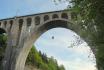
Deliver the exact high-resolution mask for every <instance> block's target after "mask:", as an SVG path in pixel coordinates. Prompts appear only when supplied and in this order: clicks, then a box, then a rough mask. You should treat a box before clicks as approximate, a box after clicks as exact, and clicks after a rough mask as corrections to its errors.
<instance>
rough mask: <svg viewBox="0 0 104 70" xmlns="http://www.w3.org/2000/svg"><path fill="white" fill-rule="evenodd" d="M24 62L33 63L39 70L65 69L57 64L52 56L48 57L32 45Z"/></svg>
mask: <svg viewBox="0 0 104 70" xmlns="http://www.w3.org/2000/svg"><path fill="white" fill-rule="evenodd" d="M26 64H29V65H33V66H35V67H37V68H38V69H40V70H65V68H64V66H63V65H60V66H59V65H58V64H57V61H56V60H55V59H54V58H53V57H51V58H48V57H47V55H46V54H45V53H43V54H42V53H41V51H39V52H38V51H37V50H36V48H35V47H34V46H33V47H32V49H31V51H30V53H29V55H28V57H27V60H26Z"/></svg>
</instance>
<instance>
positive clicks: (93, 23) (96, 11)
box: [58, 0, 104, 70]
mask: <svg viewBox="0 0 104 70" xmlns="http://www.w3.org/2000/svg"><path fill="white" fill-rule="evenodd" d="M58 1H63V0H58ZM64 1H68V2H69V3H70V4H69V6H68V8H70V11H71V12H72V17H73V20H74V21H76V23H77V24H78V25H77V26H79V27H80V28H81V29H80V30H81V33H80V36H81V37H87V43H88V44H89V45H90V46H91V47H94V48H96V50H94V51H95V52H96V53H95V56H96V62H97V67H98V70H104V55H103V53H104V27H103V26H104V17H103V16H104V0H64ZM92 50H93V49H92Z"/></svg>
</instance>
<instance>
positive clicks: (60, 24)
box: [40, 20, 68, 30]
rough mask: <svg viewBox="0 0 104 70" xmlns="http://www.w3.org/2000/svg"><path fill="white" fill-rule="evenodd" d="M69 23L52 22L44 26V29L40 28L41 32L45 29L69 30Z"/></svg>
mask: <svg viewBox="0 0 104 70" xmlns="http://www.w3.org/2000/svg"><path fill="white" fill-rule="evenodd" d="M67 23H68V22H67V21H62V20H55V21H50V22H48V23H46V24H45V25H43V26H42V27H40V30H44V29H45V30H49V29H52V28H56V27H63V28H68V26H67Z"/></svg>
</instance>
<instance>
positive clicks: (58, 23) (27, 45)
mask: <svg viewBox="0 0 104 70" xmlns="http://www.w3.org/2000/svg"><path fill="white" fill-rule="evenodd" d="M73 26H75V25H74V24H73V23H70V22H68V21H67V20H63V19H62V20H58V19H56V20H51V21H47V22H45V23H44V24H43V25H41V26H39V27H38V28H37V30H36V31H34V32H33V33H32V34H31V35H30V36H29V37H28V38H27V39H26V41H24V45H23V48H22V49H21V50H20V52H19V56H18V57H17V60H16V65H15V70H23V69H24V66H25V62H26V58H27V56H28V54H29V51H30V50H31V48H32V45H33V44H34V42H35V41H36V40H37V39H38V38H39V37H40V36H41V35H42V34H43V33H44V32H46V31H48V30H49V29H52V28H56V27H63V28H67V29H70V30H72V31H74V32H75V29H76V28H74V27H73Z"/></svg>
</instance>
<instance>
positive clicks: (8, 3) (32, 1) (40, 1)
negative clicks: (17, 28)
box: [0, 0, 68, 19]
mask: <svg viewBox="0 0 104 70" xmlns="http://www.w3.org/2000/svg"><path fill="white" fill-rule="evenodd" d="M57 3H58V2H57ZM67 5H68V3H67V2H61V3H58V4H57V5H56V4H55V3H54V2H53V0H0V19H4V18H10V17H14V16H21V15H28V14H35V13H41V12H48V11H56V10H63V9H66V7H67Z"/></svg>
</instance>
